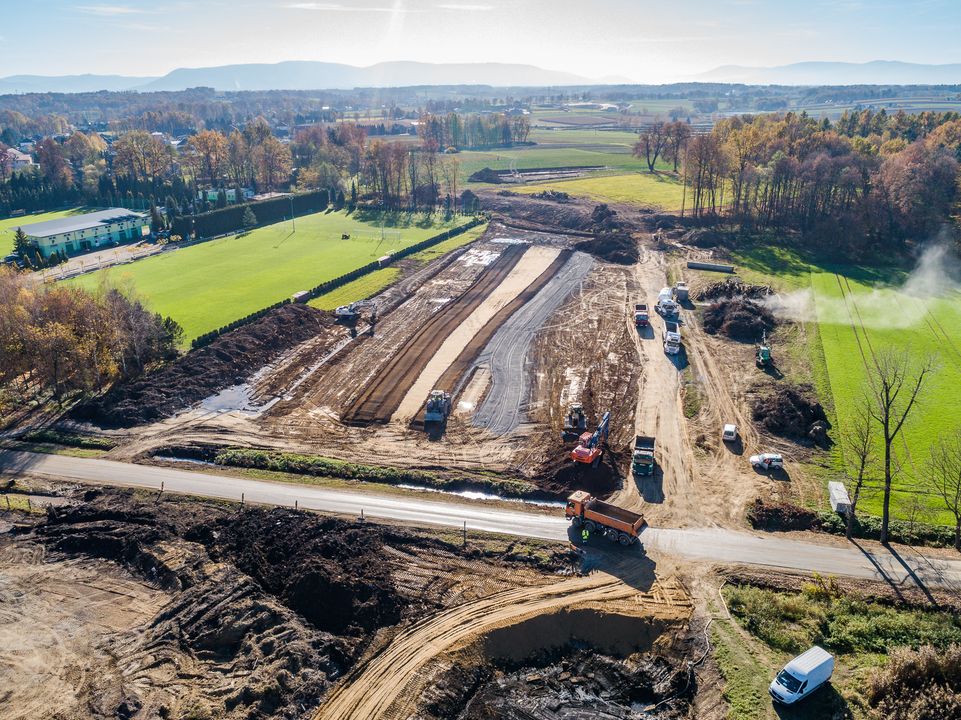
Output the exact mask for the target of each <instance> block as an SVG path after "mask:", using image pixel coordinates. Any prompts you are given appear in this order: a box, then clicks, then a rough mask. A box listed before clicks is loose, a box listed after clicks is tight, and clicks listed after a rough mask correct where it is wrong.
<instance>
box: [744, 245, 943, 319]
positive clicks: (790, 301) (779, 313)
mask: <svg viewBox="0 0 961 720" xmlns="http://www.w3.org/2000/svg"><path fill="white" fill-rule="evenodd" d="M840 283H841V287H842V288H843V290H844V297H837V296H835V295H823V294H815V293H814V292H813V291H812V290H810V289H805V290H798V291H796V292H793V293H787V294H782V295H771V296H769V297H767V298H765V299H763V300H761V301H760V302H761V304H762V305H764V306H766V307H767V308H768V309H769V310H770V311H771V312H772V313H774V316H775V317H776V318H777V319H778V320H789V321H794V322H802V321H810V320H812V319H814V318H816V319H817V321H818V322H819V323H821V324H824V325H849V324H851V323H852V322H855V323H857V324H859V325H863V326H864V327H865V328H870V329H873V330H898V329H906V328H911V327H914V326H915V325H917V324H918V323H920V322H922V321H923V320H924V318H925V316H926V315H927V314H928V313H929V312H930V311H931V310H932V305H933V303H934V302H936V301H937V300H940V299H942V298H946V297H949V296H951V295H955V294H959V293H961V263H959V261H958V257H957V255H956V254H955V253H954V252H953V251H952V249H951V248H950V247H949V246H948V245H947V244H946V243H943V242H938V243H935V244H931V245H929V246H927V247H926V248H925V250H924V251H923V252H922V253H921V257H920V258H918V262H917V264H916V265H915V267H914V269H913V270H912V271H911V273H910V274H909V275H908V277H907V278H906V279H905V281H904V282H903V283H902V284H901V285H899V286H881V285H878V286H877V287H875V288H874V289H872V290H871V291H870V292H858V291H857V290H855V289H853V286H852V289H849V288H848V285H847V283H846V282H845V279H844V278H843V277H841V278H840ZM852 318H853V320H852Z"/></svg>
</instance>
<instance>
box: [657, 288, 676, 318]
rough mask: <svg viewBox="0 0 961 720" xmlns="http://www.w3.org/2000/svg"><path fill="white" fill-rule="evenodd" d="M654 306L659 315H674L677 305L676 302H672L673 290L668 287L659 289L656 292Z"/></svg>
mask: <svg viewBox="0 0 961 720" xmlns="http://www.w3.org/2000/svg"><path fill="white" fill-rule="evenodd" d="M654 307H655V309H656V310H657V311H658V312H659V313H661V315H675V314H676V313H677V310H678V307H677V303H676V302H674V291H673V290H672V289H671V288H669V287H666V288H664V289H663V290H661V292H659V293H658V294H657V305H655V306H654Z"/></svg>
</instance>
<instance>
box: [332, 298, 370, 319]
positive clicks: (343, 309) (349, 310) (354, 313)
mask: <svg viewBox="0 0 961 720" xmlns="http://www.w3.org/2000/svg"><path fill="white" fill-rule="evenodd" d="M364 309H368V310H370V324H371V325H373V324H374V323H376V322H377V303H376V302H374V301H373V300H358V301H357V302H352V303H351V304H350V305H341V306H340V307H338V308H337V309H336V310H334V317H335V318H336V320H337V322H341V323H344V324H347V325H353V324H354V323H356V322H357V321H358V320H359V319H360V311H361V310H364Z"/></svg>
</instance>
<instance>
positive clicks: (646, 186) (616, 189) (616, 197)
mask: <svg viewBox="0 0 961 720" xmlns="http://www.w3.org/2000/svg"><path fill="white" fill-rule="evenodd" d="M511 190H514V191H515V192H519V193H524V194H527V195H530V194H533V193H539V192H543V191H545V190H557V191H560V192H566V193H568V194H569V195H573V196H576V197H586V198H589V199H591V200H596V201H597V202H607V203H625V204H632V205H645V206H654V207H657V208H660V209H662V210H679V209H680V207H681V198H682V195H683V192H684V189H683V187H682V185H681V183H680V181H678V180H677V179H676V178H675V177H674V176H672V175H651V174H649V173H646V172H644V173H639V172H636V173H632V174H630V175H605V176H601V177H586V178H577V179H576V180H558V181H548V182H543V183H536V184H532V185H524V186H522V187H512V188H511Z"/></svg>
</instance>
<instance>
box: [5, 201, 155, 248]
mask: <svg viewBox="0 0 961 720" xmlns="http://www.w3.org/2000/svg"><path fill="white" fill-rule="evenodd" d="M21 229H22V230H23V232H24V234H25V235H26V236H27V240H28V242H29V243H30V245H32V246H33V247H35V248H37V250H38V251H39V252H40V255H42V256H43V257H44V258H48V257H50V256H51V255H55V254H58V253H60V252H61V251H63V252H65V253H67V254H68V255H73V254H75V253H82V252H87V251H89V250H96V249H97V248H102V247H107V246H111V245H119V244H121V243H124V242H133V241H135V240H140V239H141V238H143V237H144V236H146V235H149V234H150V217H149V216H148V215H146V214H145V213H138V212H134V211H133V210H125V209H124V208H110V209H108V210H100V211H98V212H92V213H86V214H84V215H71V216H69V217H65V218H60V219H58V220H47V221H46V222H39V223H34V224H33V225H23V226H21Z"/></svg>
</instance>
